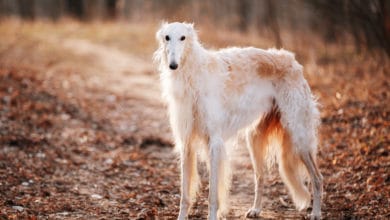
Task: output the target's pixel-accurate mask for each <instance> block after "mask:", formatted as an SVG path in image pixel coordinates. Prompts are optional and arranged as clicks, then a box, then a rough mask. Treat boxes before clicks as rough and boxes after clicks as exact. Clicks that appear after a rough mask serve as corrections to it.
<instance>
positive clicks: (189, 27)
mask: <svg viewBox="0 0 390 220" xmlns="http://www.w3.org/2000/svg"><path fill="white" fill-rule="evenodd" d="M185 25H186V28H187V30H188V32H189V33H191V37H192V39H194V40H197V39H198V34H197V32H196V30H195V28H194V23H185Z"/></svg>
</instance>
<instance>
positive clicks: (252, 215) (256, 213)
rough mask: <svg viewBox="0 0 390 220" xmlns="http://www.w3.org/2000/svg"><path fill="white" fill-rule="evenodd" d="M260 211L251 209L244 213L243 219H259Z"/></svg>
mask: <svg viewBox="0 0 390 220" xmlns="http://www.w3.org/2000/svg"><path fill="white" fill-rule="evenodd" d="M260 213H261V210H260V209H255V208H251V209H249V210H248V211H247V212H246V215H245V217H247V218H258V217H260Z"/></svg>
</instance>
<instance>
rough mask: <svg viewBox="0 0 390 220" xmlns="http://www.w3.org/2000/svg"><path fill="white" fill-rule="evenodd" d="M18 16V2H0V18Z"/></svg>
mask: <svg viewBox="0 0 390 220" xmlns="http://www.w3.org/2000/svg"><path fill="white" fill-rule="evenodd" d="M13 15H18V2H17V1H15V0H0V16H13Z"/></svg>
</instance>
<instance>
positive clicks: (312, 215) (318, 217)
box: [309, 213, 321, 220]
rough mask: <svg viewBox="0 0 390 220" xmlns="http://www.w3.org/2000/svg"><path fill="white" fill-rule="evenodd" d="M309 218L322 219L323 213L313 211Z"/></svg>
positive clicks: (312, 219) (311, 219) (313, 219)
mask: <svg viewBox="0 0 390 220" xmlns="http://www.w3.org/2000/svg"><path fill="white" fill-rule="evenodd" d="M309 218H310V220H321V213H320V214H314V213H311V214H310V215H309Z"/></svg>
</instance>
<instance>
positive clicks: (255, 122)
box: [154, 23, 322, 219]
mask: <svg viewBox="0 0 390 220" xmlns="http://www.w3.org/2000/svg"><path fill="white" fill-rule="evenodd" d="M156 38H157V40H158V42H159V46H160V47H159V48H158V50H157V51H156V52H155V54H154V58H155V61H156V62H158V63H159V71H160V73H161V75H160V76H161V83H162V89H163V96H164V98H165V99H166V101H167V103H168V111H169V116H170V124H171V127H172V132H173V135H174V139H175V144H176V150H177V151H178V152H179V154H180V158H181V163H180V164H181V173H182V175H181V201H180V213H179V217H178V219H184V218H185V217H187V215H188V211H189V208H190V206H191V202H192V201H193V199H194V197H195V195H196V190H197V188H198V183H199V177H198V171H197V155H198V152H199V150H200V149H206V152H207V153H206V155H207V156H206V157H207V162H208V167H209V172H210V175H209V184H210V188H209V218H210V219H216V218H217V216H222V214H223V213H224V212H226V211H227V206H226V205H225V204H226V201H227V198H226V197H227V192H228V191H229V185H230V173H229V169H228V162H227V161H228V158H227V153H226V149H225V146H226V144H225V143H226V141H227V140H228V139H229V138H231V137H234V136H235V134H237V132H238V131H239V130H240V129H243V128H245V129H246V131H247V132H246V134H247V146H248V149H249V152H250V155H251V159H252V163H253V167H254V170H255V175H254V176H255V184H256V188H255V201H254V204H253V207H252V208H251V209H250V210H249V211H248V213H247V217H256V216H258V215H259V214H260V211H261V191H262V186H263V182H262V179H263V173H264V172H263V171H264V169H265V164H266V161H268V160H270V158H272V157H274V156H275V158H276V161H277V162H278V164H279V171H280V174H281V176H282V179H283V181H284V183H285V184H286V186H287V188H288V189H289V191H290V194H291V196H292V199H293V201H294V204H295V205H296V207H297V209H299V210H302V209H304V208H306V207H308V205H309V203H310V194H309V192H308V190H307V188H306V186H305V185H304V176H305V174H308V175H309V176H310V178H311V182H312V185H313V211H312V217H313V218H319V217H320V215H321V195H322V176H321V174H320V172H319V170H318V168H317V165H316V162H315V159H316V151H317V127H318V125H319V112H318V109H317V104H316V101H315V99H314V98H313V96H312V94H311V91H310V88H309V86H308V84H307V82H306V80H305V79H304V77H303V73H302V66H301V65H300V64H299V63H298V62H297V61H296V60H295V58H294V55H293V54H292V53H290V52H288V51H285V50H276V49H269V50H262V49H257V48H251V47H250V48H227V49H222V50H219V51H210V50H206V49H205V48H203V47H202V45H201V44H200V43H199V41H198V37H197V33H196V31H195V30H194V28H193V25H191V24H186V23H170V24H167V23H164V24H163V25H162V26H161V28H160V30H159V31H158V32H157V34H156ZM199 143H200V144H199ZM201 143H203V144H201Z"/></svg>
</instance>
